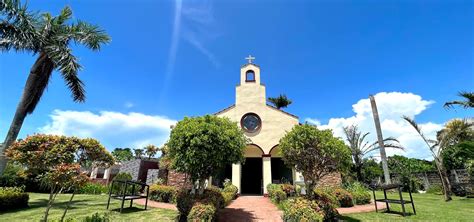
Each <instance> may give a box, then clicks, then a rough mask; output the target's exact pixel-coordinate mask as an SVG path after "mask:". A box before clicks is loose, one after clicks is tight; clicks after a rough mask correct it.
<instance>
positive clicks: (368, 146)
mask: <svg viewBox="0 0 474 222" xmlns="http://www.w3.org/2000/svg"><path fill="white" fill-rule="evenodd" d="M344 134H346V140H347V142H348V143H349V148H350V149H351V153H352V160H353V161H354V165H355V171H356V174H357V180H358V181H362V180H363V178H362V167H363V160H364V157H365V156H366V155H367V154H369V153H370V152H372V151H374V150H377V149H379V146H378V141H375V142H372V143H369V142H368V141H365V139H366V137H367V136H368V135H369V134H370V133H364V134H363V133H362V132H361V131H360V130H359V129H358V126H357V125H352V126H346V127H344ZM383 142H384V147H386V148H394V149H401V150H403V149H404V148H403V147H402V146H401V145H400V142H399V141H398V140H397V139H395V138H393V137H388V138H385V139H384V140H383Z"/></svg>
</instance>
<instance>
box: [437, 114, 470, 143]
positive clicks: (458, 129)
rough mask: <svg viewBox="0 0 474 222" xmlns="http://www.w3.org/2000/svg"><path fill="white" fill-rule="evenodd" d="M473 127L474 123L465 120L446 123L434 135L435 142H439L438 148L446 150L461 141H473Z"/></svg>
mask: <svg viewBox="0 0 474 222" xmlns="http://www.w3.org/2000/svg"><path fill="white" fill-rule="evenodd" d="M473 126H474V123H470V122H468V121H467V120H466V119H453V120H451V121H449V122H447V123H446V125H445V126H444V128H443V129H442V130H440V131H438V133H437V135H436V137H437V140H438V141H440V144H439V146H440V147H443V148H446V147H449V146H452V145H456V144H458V143H460V142H462V141H474V130H473Z"/></svg>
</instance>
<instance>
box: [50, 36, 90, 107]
mask: <svg viewBox="0 0 474 222" xmlns="http://www.w3.org/2000/svg"><path fill="white" fill-rule="evenodd" d="M45 51H46V53H47V54H48V57H49V58H51V59H52V60H53V62H54V64H55V66H56V68H57V69H59V71H60V73H61V75H62V77H63V79H64V81H66V85H67V86H68V88H69V89H70V90H71V93H72V97H73V100H74V101H75V102H84V101H85V99H86V95H85V89H84V83H83V82H82V81H81V80H80V79H79V77H78V72H79V70H81V65H80V64H79V63H78V62H77V58H76V57H75V56H74V55H73V54H72V50H71V49H70V48H68V47H67V46H60V45H56V44H53V45H49V46H47V47H45Z"/></svg>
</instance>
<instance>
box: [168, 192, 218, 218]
mask: <svg viewBox="0 0 474 222" xmlns="http://www.w3.org/2000/svg"><path fill="white" fill-rule="evenodd" d="M176 202H177V204H176V207H177V208H178V211H179V215H180V216H179V221H188V219H189V214H190V212H191V210H192V208H193V207H194V205H195V204H198V203H200V204H207V205H212V206H213V207H214V208H215V209H216V212H217V211H219V210H220V209H222V208H224V207H225V199H224V197H223V193H221V192H220V190H219V188H216V187H209V188H208V189H205V190H204V192H203V194H201V195H199V194H191V193H190V191H189V190H180V191H179V192H178V195H177V198H176Z"/></svg>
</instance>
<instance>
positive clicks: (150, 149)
mask: <svg viewBox="0 0 474 222" xmlns="http://www.w3.org/2000/svg"><path fill="white" fill-rule="evenodd" d="M144 150H145V154H146V155H147V156H148V159H151V158H152V157H154V156H155V155H156V153H158V151H159V150H160V148H158V147H157V146H155V145H153V144H150V145H148V146H145V148H144Z"/></svg>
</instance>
